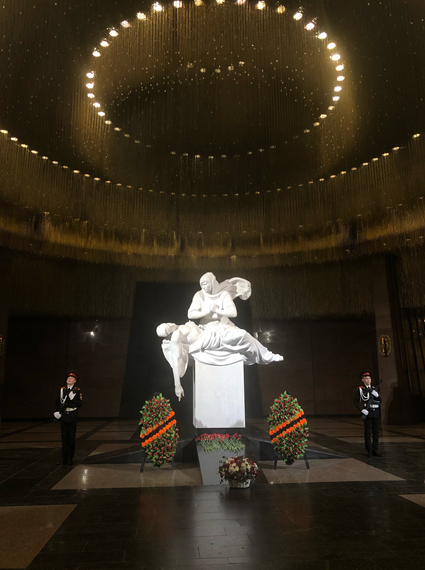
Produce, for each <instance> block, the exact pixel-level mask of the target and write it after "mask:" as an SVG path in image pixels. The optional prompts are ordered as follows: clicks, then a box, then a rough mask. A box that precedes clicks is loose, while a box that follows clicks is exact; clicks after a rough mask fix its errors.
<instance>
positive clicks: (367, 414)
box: [354, 370, 382, 457]
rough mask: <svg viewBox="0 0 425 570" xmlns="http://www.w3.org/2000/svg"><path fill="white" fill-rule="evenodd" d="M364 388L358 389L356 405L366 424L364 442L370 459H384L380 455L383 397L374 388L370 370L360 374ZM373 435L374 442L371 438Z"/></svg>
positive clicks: (355, 399)
mask: <svg viewBox="0 0 425 570" xmlns="http://www.w3.org/2000/svg"><path fill="white" fill-rule="evenodd" d="M360 379H361V380H362V382H363V386H359V387H358V388H357V392H356V396H355V398H354V404H355V406H356V408H357V409H358V410H359V411H360V412H361V414H362V417H363V422H364V442H365V446H366V451H367V455H368V457H371V456H372V455H373V456H375V457H382V455H381V454H380V453H378V443H379V424H380V422H381V402H382V399H381V396H380V395H379V392H378V390H377V389H376V388H374V387H373V386H372V374H371V372H370V371H369V370H364V371H363V372H361V373H360ZM371 433H372V437H373V441H372V443H371V441H370V436H371Z"/></svg>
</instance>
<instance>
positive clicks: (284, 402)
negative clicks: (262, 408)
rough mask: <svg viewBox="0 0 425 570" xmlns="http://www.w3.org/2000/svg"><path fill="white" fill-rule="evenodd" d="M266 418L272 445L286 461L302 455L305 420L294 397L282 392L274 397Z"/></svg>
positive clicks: (305, 434) (304, 443) (305, 438)
mask: <svg viewBox="0 0 425 570" xmlns="http://www.w3.org/2000/svg"><path fill="white" fill-rule="evenodd" d="M270 410H271V414H270V416H269V417H268V418H267V421H268V422H269V426H270V427H269V433H270V439H271V442H272V444H273V447H274V448H275V450H276V451H277V453H278V454H279V455H280V457H282V459H283V460H284V461H286V462H287V463H293V462H294V461H295V460H296V459H298V458H299V457H301V456H302V455H304V452H305V449H306V447H307V440H308V427H307V420H306V418H305V417H304V411H303V409H302V408H301V406H300V405H299V403H298V400H297V399H296V398H293V397H292V396H291V395H290V394H288V393H287V392H284V393H283V394H282V395H281V396H280V398H276V400H275V401H274V403H273V405H272V406H271V408H270Z"/></svg>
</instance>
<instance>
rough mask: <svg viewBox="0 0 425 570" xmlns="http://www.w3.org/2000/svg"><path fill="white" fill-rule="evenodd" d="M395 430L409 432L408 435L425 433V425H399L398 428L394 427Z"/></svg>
mask: <svg viewBox="0 0 425 570" xmlns="http://www.w3.org/2000/svg"><path fill="white" fill-rule="evenodd" d="M393 431H395V432H397V433H403V434H408V435H422V436H424V435H425V428H424V427H415V426H410V427H398V428H393Z"/></svg>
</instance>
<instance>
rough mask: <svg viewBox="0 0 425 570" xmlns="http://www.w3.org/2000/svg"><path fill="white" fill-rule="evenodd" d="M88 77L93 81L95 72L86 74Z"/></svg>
mask: <svg viewBox="0 0 425 570" xmlns="http://www.w3.org/2000/svg"><path fill="white" fill-rule="evenodd" d="M86 77H88V78H89V79H93V77H94V71H89V72H88V73H86Z"/></svg>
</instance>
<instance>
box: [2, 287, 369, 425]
mask: <svg viewBox="0 0 425 570" xmlns="http://www.w3.org/2000/svg"><path fill="white" fill-rule="evenodd" d="M143 285H146V284H143ZM151 287H152V289H151V290H150V291H148V290H147V289H146V288H145V287H144V286H143V287H142V285H141V286H140V292H141V293H140V295H138V296H137V297H136V304H135V317H134V318H133V320H132V321H130V319H112V320H109V319H105V320H101V319H99V320H98V321H96V320H91V321H80V320H70V319H57V318H48V319H43V318H17V317H13V318H10V319H9V327H8V342H7V350H6V366H5V388H4V395H3V402H2V415H3V417H4V418H42V417H46V418H48V417H51V414H52V406H53V401H54V399H55V397H56V393H57V390H58V388H59V387H60V386H62V385H63V383H64V376H65V372H66V370H67V369H68V368H73V369H76V370H77V371H78V372H79V373H80V376H81V381H80V387H81V389H82V392H83V400H84V405H83V408H82V410H81V415H82V417H118V416H120V415H121V417H128V416H133V417H138V413H139V410H140V409H141V407H142V405H143V403H144V401H145V400H146V398H149V397H150V395H151V394H152V392H154V391H161V392H162V393H163V394H164V396H166V397H168V398H170V399H171V402H172V405H173V408H174V409H175V410H176V413H177V414H178V417H191V414H192V377H191V375H190V371H189V372H188V373H187V375H186V376H185V378H184V380H183V385H184V388H185V393H186V395H185V397H184V398H183V400H182V402H181V403H178V402H177V400H176V398H175V396H174V389H173V379H172V373H171V368H170V367H169V365H168V363H167V361H166V360H165V358H164V356H163V354H162V351H161V341H160V339H159V338H158V337H157V336H156V334H155V327H156V326H157V325H158V324H159V323H160V322H162V321H167V322H168V321H174V320H175V321H176V322H185V321H186V310H187V307H188V305H189V303H190V300H191V297H192V293H193V291H194V290H196V288H195V289H194V286H193V285H192V286H191V287H188V288H187V289H186V288H185V286H184V285H182V286H176V285H173V286H170V287H169V289H167V288H166V289H164V290H162V291H159V289H158V286H157V285H152V286H151ZM147 293H150V295H147ZM159 293H160V294H159ZM157 294H158V295H159V296H160V297H161V299H163V302H162V305H161V307H160V308H158V306H156V307H155V306H154V304H153V302H152V299H153V298H154V296H155V295H157ZM146 295H147V296H146ZM147 299H149V301H148V300H147ZM237 304H238V311H239V315H238V318H237V319H235V321H236V322H237V323H238V324H239V325H240V326H242V327H244V328H246V329H247V330H250V327H249V326H248V325H249V314H248V315H244V314H243V311H244V310H245V309H244V305H245V307H246V306H247V305H248V304H247V303H245V304H244V303H242V302H238V303H237ZM248 309H249V306H248ZM130 329H131V334H130ZM251 330H253V332H254V334H255V332H256V333H257V334H258V338H259V340H260V341H261V342H263V343H264V344H265V345H266V346H268V348H270V350H272V351H273V352H278V353H280V354H282V355H283V356H284V357H285V360H284V361H283V362H281V363H274V364H271V365H269V366H250V367H247V368H246V369H245V370H246V382H245V386H246V396H247V405H246V411H247V417H253V416H259V415H261V413H262V411H264V413H265V414H267V415H268V413H269V406H270V405H271V404H272V402H273V400H274V398H275V397H276V396H278V395H280V394H281V393H282V392H283V391H284V390H287V391H289V392H290V393H291V394H292V395H293V396H296V397H297V398H298V399H299V401H300V403H301V405H302V406H303V408H304V409H305V411H306V412H307V413H308V414H352V413H356V410H355V408H354V406H353V398H354V392H355V389H356V387H357V386H358V383H359V380H358V373H359V371H360V370H362V369H364V368H369V367H372V368H373V369H374V370H376V358H377V357H376V346H375V330H374V322H373V321H336V322H303V321H299V322H282V321H270V322H266V321H262V322H254V326H253V329H251ZM92 331H94V335H91V334H90V333H91V332H92ZM127 349H128V357H127ZM258 378H259V383H258V384H257V382H258ZM259 386H261V390H260V389H259ZM261 401H262V408H261Z"/></svg>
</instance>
